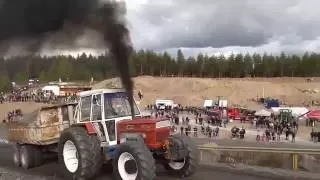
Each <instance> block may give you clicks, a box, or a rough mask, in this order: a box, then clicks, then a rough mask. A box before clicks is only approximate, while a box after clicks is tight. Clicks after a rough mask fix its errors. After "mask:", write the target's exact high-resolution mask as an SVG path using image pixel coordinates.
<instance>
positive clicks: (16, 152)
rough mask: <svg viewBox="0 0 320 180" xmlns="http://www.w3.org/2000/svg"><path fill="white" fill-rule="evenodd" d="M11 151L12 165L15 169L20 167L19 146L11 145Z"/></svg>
mask: <svg viewBox="0 0 320 180" xmlns="http://www.w3.org/2000/svg"><path fill="white" fill-rule="evenodd" d="M12 150H13V155H12V159H13V164H14V165H15V166H17V167H20V166H21V157H20V146H19V145H18V144H15V145H13V147H12Z"/></svg>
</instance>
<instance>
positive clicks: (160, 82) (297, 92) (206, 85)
mask: <svg viewBox="0 0 320 180" xmlns="http://www.w3.org/2000/svg"><path fill="white" fill-rule="evenodd" d="M134 84H135V96H136V98H137V92H138V90H141V91H142V93H143V96H144V98H143V100H142V101H141V102H140V105H142V106H144V105H146V104H152V103H154V102H155V100H156V99H172V100H174V101H175V102H176V103H180V104H182V105H196V106H202V105H203V102H204V100H205V99H217V96H222V98H223V99H227V100H229V103H230V104H241V105H244V106H248V107H249V108H254V109H257V108H260V107H259V105H257V103H255V102H253V101H252V100H253V99H256V98H257V97H263V96H264V97H272V98H278V99H280V100H281V101H282V102H284V103H286V104H288V105H295V106H303V105H305V104H308V103H309V104H310V102H311V101H312V100H320V93H316V92H313V93H309V92H308V91H303V90H304V89H306V90H308V89H320V81H319V80H318V79H317V80H314V81H312V82H306V81H305V79H304V78H254V79H252V78H243V79H231V78H222V79H209V78H178V77H173V78H171V77H150V76H142V77H137V78H134ZM113 87H121V81H120V79H118V78H113V79H108V80H105V81H102V82H100V83H97V84H95V85H94V88H95V89H97V88H113Z"/></svg>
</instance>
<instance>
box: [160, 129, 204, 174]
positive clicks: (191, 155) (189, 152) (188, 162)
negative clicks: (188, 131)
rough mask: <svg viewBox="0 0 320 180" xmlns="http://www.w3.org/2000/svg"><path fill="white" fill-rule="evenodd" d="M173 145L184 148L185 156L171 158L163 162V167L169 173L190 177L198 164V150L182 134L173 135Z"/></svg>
mask: <svg viewBox="0 0 320 180" xmlns="http://www.w3.org/2000/svg"><path fill="white" fill-rule="evenodd" d="M172 143H173V147H179V148H180V149H184V150H186V156H185V157H184V158H181V159H178V160H171V161H169V162H167V163H164V167H165V169H167V170H168V171H169V172H170V173H171V174H173V175H177V176H181V177H190V176H192V175H193V174H195V173H196V170H197V167H198V165H199V160H198V150H197V147H196V146H195V145H194V143H193V142H192V140H191V139H190V138H189V137H187V136H184V135H173V137H172Z"/></svg>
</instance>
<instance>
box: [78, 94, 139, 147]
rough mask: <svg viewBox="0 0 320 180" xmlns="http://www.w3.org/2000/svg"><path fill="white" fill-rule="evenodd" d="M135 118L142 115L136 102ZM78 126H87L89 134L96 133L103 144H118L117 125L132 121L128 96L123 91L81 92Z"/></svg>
mask: <svg viewBox="0 0 320 180" xmlns="http://www.w3.org/2000/svg"><path fill="white" fill-rule="evenodd" d="M133 108H134V112H135V116H137V117H140V116H141V113H140V110H139V108H138V106H137V105H136V103H135V102H134V104H133ZM75 120H76V124H85V126H86V128H87V130H88V131H89V133H96V134H97V135H98V136H99V139H100V141H101V142H102V143H107V144H108V145H109V146H112V145H116V144H117V139H118V137H117V124H118V122H120V121H122V120H132V116H131V107H130V103H129V99H128V94H127V93H126V91H125V90H122V89H98V90H91V91H83V92H80V101H79V104H78V106H77V109H76V112H75Z"/></svg>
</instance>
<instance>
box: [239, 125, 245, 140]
mask: <svg viewBox="0 0 320 180" xmlns="http://www.w3.org/2000/svg"><path fill="white" fill-rule="evenodd" d="M239 134H240V139H244V135H245V134H246V130H245V129H244V127H242V128H241V130H240V132H239Z"/></svg>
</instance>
